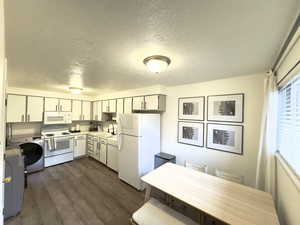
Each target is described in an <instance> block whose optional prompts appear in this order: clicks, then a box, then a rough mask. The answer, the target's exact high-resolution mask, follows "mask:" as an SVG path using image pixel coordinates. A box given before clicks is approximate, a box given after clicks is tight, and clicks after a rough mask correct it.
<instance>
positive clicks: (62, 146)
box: [44, 137, 74, 157]
mask: <svg viewBox="0 0 300 225" xmlns="http://www.w3.org/2000/svg"><path fill="white" fill-rule="evenodd" d="M73 139H74V138H73V137H51V138H45V142H44V143H45V157H50V156H56V155H61V154H66V153H70V152H73V149H74V140H73Z"/></svg>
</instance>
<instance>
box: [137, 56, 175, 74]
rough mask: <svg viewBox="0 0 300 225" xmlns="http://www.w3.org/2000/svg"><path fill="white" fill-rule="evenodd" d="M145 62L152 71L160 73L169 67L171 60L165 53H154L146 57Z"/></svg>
mask: <svg viewBox="0 0 300 225" xmlns="http://www.w3.org/2000/svg"><path fill="white" fill-rule="evenodd" d="M143 62H144V64H145V65H146V66H147V68H148V70H150V71H151V72H153V73H160V72H162V71H164V70H165V69H167V67H168V66H169V65H170V63H171V60H170V59H169V58H168V57H166V56H163V55H152V56H149V57H147V58H145V59H144V61H143Z"/></svg>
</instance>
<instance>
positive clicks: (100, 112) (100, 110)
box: [97, 101, 102, 121]
mask: <svg viewBox="0 0 300 225" xmlns="http://www.w3.org/2000/svg"><path fill="white" fill-rule="evenodd" d="M97 113H98V114H97V120H98V121H102V102H101V101H99V102H98V110H97Z"/></svg>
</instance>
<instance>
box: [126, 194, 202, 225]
mask: <svg viewBox="0 0 300 225" xmlns="http://www.w3.org/2000/svg"><path fill="white" fill-rule="evenodd" d="M132 219H133V221H134V222H135V223H136V224H138V225H199V224H198V223H196V222H194V221H193V220H191V219H190V218H188V217H186V216H184V215H182V214H180V213H179V212H177V211H175V210H173V209H171V208H170V207H168V206H166V205H164V204H162V203H160V202H159V201H158V200H156V199H154V198H151V199H150V200H149V201H148V202H146V203H145V204H144V205H143V206H142V207H141V208H140V209H138V210H137V211H136V212H135V213H134V214H133V216H132Z"/></svg>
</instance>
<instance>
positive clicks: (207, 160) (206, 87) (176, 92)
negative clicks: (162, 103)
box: [162, 74, 264, 186]
mask: <svg viewBox="0 0 300 225" xmlns="http://www.w3.org/2000/svg"><path fill="white" fill-rule="evenodd" d="M263 79H264V74H258V75H252V76H245V77H235V78H230V79H223V80H216V81H210V82H205V83H197V84H191V85H183V86H176V87H168V88H167V89H166V92H165V93H166V95H167V107H166V112H165V113H164V114H163V116H162V121H163V122H162V151H164V152H167V153H171V154H174V155H176V156H177V162H178V163H179V164H183V163H184V161H185V160H188V161H192V162H196V163H201V164H206V165H208V167H209V172H210V173H213V172H214V169H215V168H219V169H223V170H226V171H228V172H232V173H235V174H240V175H243V176H244V177H245V183H246V184H248V185H251V186H254V181H255V170H256V160H257V152H258V143H259V132H260V122H261V113H262V105H263ZM231 93H244V94H245V122H244V155H242V156H240V155H235V154H230V153H225V152H221V151H215V150H208V149H206V148H199V147H194V146H189V145H184V144H179V143H177V121H178V120H177V117H178V116H177V111H178V110H177V108H178V98H179V97H189V96H208V95H218V94H221V95H222V94H231ZM205 117H206V112H205ZM205 123H206V122H205ZM205 132H206V129H205ZM205 137H206V135H205ZM205 140H206V139H205Z"/></svg>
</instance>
